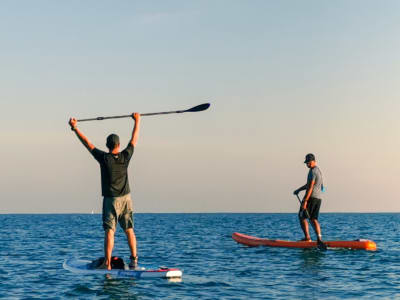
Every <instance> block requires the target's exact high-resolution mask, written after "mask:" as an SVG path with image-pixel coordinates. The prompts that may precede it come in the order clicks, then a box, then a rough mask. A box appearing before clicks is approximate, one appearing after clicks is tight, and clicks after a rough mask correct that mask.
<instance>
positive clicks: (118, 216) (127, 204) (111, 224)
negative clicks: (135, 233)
mask: <svg viewBox="0 0 400 300" xmlns="http://www.w3.org/2000/svg"><path fill="white" fill-rule="evenodd" d="M117 221H118V223H119V225H120V226H121V228H122V229H123V230H124V231H125V230H127V229H129V228H133V209H132V199H131V194H126V195H124V196H121V197H104V199H103V228H104V230H108V229H112V230H114V231H115V229H116V227H117Z"/></svg>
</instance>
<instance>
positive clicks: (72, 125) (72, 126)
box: [68, 118, 78, 129]
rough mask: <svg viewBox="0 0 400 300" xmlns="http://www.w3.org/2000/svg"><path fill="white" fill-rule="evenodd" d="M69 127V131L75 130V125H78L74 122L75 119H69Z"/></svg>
mask: <svg viewBox="0 0 400 300" xmlns="http://www.w3.org/2000/svg"><path fill="white" fill-rule="evenodd" d="M68 123H69V125H70V126H71V129H75V128H76V126H77V125H76V124H77V123H78V121H76V119H75V118H71V119H69V122H68Z"/></svg>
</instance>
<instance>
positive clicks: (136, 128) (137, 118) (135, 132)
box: [129, 113, 140, 147]
mask: <svg viewBox="0 0 400 300" xmlns="http://www.w3.org/2000/svg"><path fill="white" fill-rule="evenodd" d="M132 118H133V119H134V120H135V126H134V127H133V131H132V138H131V140H130V142H129V143H130V144H131V145H132V146H133V147H135V146H136V144H137V141H138V138H139V128H140V114H139V113H133V114H132Z"/></svg>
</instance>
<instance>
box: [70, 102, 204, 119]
mask: <svg viewBox="0 0 400 300" xmlns="http://www.w3.org/2000/svg"><path fill="white" fill-rule="evenodd" d="M209 107H210V103H204V104H200V105H197V106H194V107H192V108H189V109H185V110H175V111H165V112H155V113H145V114H140V116H155V115H166V114H180V113H185V112H198V111H203V110H206V109H208V108H209ZM130 117H132V115H123V116H112V117H97V118H91V119H80V120H77V122H83V121H101V120H106V119H119V118H130Z"/></svg>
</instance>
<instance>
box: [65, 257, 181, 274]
mask: <svg viewBox="0 0 400 300" xmlns="http://www.w3.org/2000/svg"><path fill="white" fill-rule="evenodd" d="M99 260H100V259H97V260H94V261H90V260H84V259H78V258H69V259H67V260H65V261H64V264H63V267H64V269H65V270H68V271H70V272H73V273H78V274H92V275H95V274H110V275H114V276H116V277H129V278H182V271H181V270H179V269H176V268H167V267H155V268H154V267H149V268H146V267H140V266H139V267H136V268H135V269H129V267H128V265H127V264H125V263H124V262H123V261H122V265H121V264H120V265H116V266H114V267H115V268H113V269H111V270H106V269H97V268H96V267H98V265H99V263H98V261H99ZM121 260H122V259H121Z"/></svg>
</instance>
